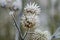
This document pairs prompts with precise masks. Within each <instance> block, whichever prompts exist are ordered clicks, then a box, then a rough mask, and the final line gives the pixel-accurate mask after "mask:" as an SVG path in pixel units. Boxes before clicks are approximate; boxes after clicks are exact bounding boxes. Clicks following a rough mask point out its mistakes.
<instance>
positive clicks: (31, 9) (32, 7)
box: [24, 3, 41, 14]
mask: <svg viewBox="0 0 60 40" xmlns="http://www.w3.org/2000/svg"><path fill="white" fill-rule="evenodd" d="M24 12H25V13H26V14H27V13H31V14H40V12H41V10H40V8H39V6H37V4H35V3H33V4H31V3H30V4H27V6H25V8H24Z"/></svg>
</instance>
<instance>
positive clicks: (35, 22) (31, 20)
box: [0, 0, 60, 40]
mask: <svg viewBox="0 0 60 40" xmlns="http://www.w3.org/2000/svg"><path fill="white" fill-rule="evenodd" d="M11 2H12V0H8V1H6V0H0V6H1V7H3V8H7V7H8V9H10V12H9V15H10V16H12V18H13V21H14V23H15V26H16V28H17V30H18V31H19V36H20V38H21V39H20V40H25V37H26V36H27V34H32V36H31V37H33V39H32V40H52V39H53V38H60V32H59V31H60V27H58V28H57V30H56V31H55V33H54V34H53V35H50V33H49V32H48V31H42V30H40V29H36V28H37V26H40V25H39V17H38V15H39V14H40V12H41V9H40V8H39V6H37V4H35V3H33V4H32V3H30V4H27V6H25V8H24V14H23V15H22V17H21V19H22V20H21V25H22V27H26V28H27V29H28V30H30V29H31V28H35V29H34V32H28V31H27V32H26V33H25V34H24V35H23V36H22V33H21V30H20V28H19V25H18V24H17V21H16V19H15V17H14V15H13V14H14V13H15V12H16V10H20V9H21V8H22V3H21V0H16V1H14V2H13V3H12V6H11V7H9V6H8V4H11ZM34 38H35V39H34Z"/></svg>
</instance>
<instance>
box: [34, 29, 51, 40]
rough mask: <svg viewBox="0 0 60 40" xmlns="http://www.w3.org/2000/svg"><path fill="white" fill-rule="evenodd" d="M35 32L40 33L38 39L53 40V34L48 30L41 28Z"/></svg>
mask: <svg viewBox="0 0 60 40" xmlns="http://www.w3.org/2000/svg"><path fill="white" fill-rule="evenodd" d="M35 34H36V35H38V36H37V39H38V38H39V39H38V40H51V35H50V32H48V31H41V30H40V29H35Z"/></svg>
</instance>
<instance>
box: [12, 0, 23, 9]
mask: <svg viewBox="0 0 60 40" xmlns="http://www.w3.org/2000/svg"><path fill="white" fill-rule="evenodd" d="M12 6H13V8H14V9H15V10H16V9H21V8H22V1H21V0H16V1H14V2H13V4H12Z"/></svg>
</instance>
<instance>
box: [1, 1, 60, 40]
mask: <svg viewBox="0 0 60 40" xmlns="http://www.w3.org/2000/svg"><path fill="white" fill-rule="evenodd" d="M29 2H32V3H33V2H36V3H37V4H38V5H39V6H40V8H41V15H40V19H41V24H40V25H41V26H46V28H47V27H49V30H50V32H51V34H53V33H54V32H55V31H56V29H57V28H58V27H59V26H60V0H22V7H23V8H24V6H25V5H26V4H27V3H29ZM23 8H22V9H23ZM9 11H10V10H8V9H5V8H1V7H0V40H16V39H17V37H18V36H17V37H16V35H15V34H16V30H17V29H16V28H15V27H14V23H13V20H12V17H10V16H9ZM17 13H19V12H17ZM19 17H20V16H19ZM16 20H18V16H16ZM52 40H60V39H52Z"/></svg>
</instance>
